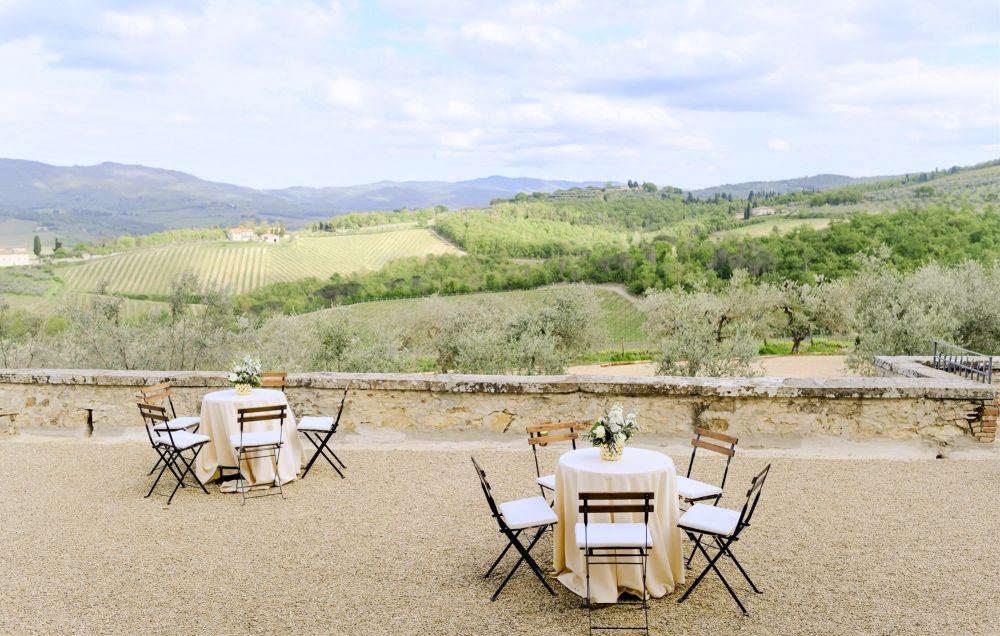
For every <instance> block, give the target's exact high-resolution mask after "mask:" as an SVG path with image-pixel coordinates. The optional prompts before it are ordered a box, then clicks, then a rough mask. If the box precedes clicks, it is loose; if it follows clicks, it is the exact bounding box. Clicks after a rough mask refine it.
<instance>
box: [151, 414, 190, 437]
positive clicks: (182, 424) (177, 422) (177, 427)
mask: <svg viewBox="0 0 1000 636" xmlns="http://www.w3.org/2000/svg"><path fill="white" fill-rule="evenodd" d="M195 424H201V418H200V417H194V416H193V415H185V416H184V417H175V418H174V419H172V420H170V421H169V422H160V423H159V424H157V425H156V426H154V427H153V430H154V431H156V432H157V433H162V432H164V431H167V430H171V431H182V430H184V429H186V428H188V427H190V426H194V425H195Z"/></svg>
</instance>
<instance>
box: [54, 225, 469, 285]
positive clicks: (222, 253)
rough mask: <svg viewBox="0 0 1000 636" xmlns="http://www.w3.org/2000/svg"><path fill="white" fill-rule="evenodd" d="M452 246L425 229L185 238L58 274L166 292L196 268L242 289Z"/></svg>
mask: <svg viewBox="0 0 1000 636" xmlns="http://www.w3.org/2000/svg"><path fill="white" fill-rule="evenodd" d="M446 253H456V250H455V248H453V247H452V246H451V245H449V244H448V243H445V242H444V241H442V240H440V239H439V238H438V237H437V236H436V235H434V234H433V233H431V232H430V231H428V230H424V229H407V230H399V231H394V232H383V233H380V234H354V235H346V236H330V237H325V236H323V237H304V238H297V239H294V240H293V241H291V242H289V243H282V244H278V245H265V244H261V243H229V242H213V243H187V244H179V245H168V246H165V247H157V248H150V249H142V250H136V251H133V252H126V253H124V254H118V255H115V256H109V257H107V258H102V259H97V260H93V261H88V262H86V263H81V264H74V265H68V266H66V267H64V268H63V269H62V270H61V271H60V272H59V275H60V277H61V278H62V279H63V280H64V281H65V283H66V285H67V287H68V288H69V289H70V290H72V291H78V292H94V291H97V290H98V289H99V288H100V286H101V285H102V283H103V282H106V283H107V288H106V289H107V292H109V293H126V294H161V295H162V294H166V293H168V292H169V290H170V284H171V282H172V281H173V280H174V279H175V278H176V277H177V276H179V275H180V274H182V273H184V272H188V271H190V272H193V273H194V274H195V275H196V276H198V278H199V280H200V281H201V283H202V284H203V285H204V286H206V287H208V288H215V289H228V290H229V291H231V292H233V293H237V294H238V293H242V292H245V291H248V290H250V289H253V288H255V287H260V286H262V285H266V284H269V283H275V282H283V281H293V280H297V279H300V278H306V277H309V276H314V277H317V278H327V277H329V276H330V275H331V274H334V273H340V274H347V273H351V272H355V271H364V270H376V269H379V268H381V267H382V265H384V264H385V263H386V262H387V261H390V260H393V259H396V258H402V257H405V256H426V255H428V254H446Z"/></svg>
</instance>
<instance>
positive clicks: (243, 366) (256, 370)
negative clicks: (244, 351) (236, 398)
mask: <svg viewBox="0 0 1000 636" xmlns="http://www.w3.org/2000/svg"><path fill="white" fill-rule="evenodd" d="M229 381H230V382H232V383H233V384H234V385H236V392H237V393H240V394H244V395H245V394H247V393H249V392H250V389H251V388H253V387H255V386H260V360H257V359H255V358H252V357H250V356H248V355H247V356H243V360H242V361H241V362H240V363H239V364H237V365H236V366H234V367H233V370H232V371H230V372H229Z"/></svg>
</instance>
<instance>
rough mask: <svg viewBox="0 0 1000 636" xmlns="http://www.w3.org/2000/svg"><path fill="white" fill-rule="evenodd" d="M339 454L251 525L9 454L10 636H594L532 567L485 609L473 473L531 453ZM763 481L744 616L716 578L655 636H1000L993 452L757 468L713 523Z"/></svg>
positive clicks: (46, 443)
mask: <svg viewBox="0 0 1000 636" xmlns="http://www.w3.org/2000/svg"><path fill="white" fill-rule="evenodd" d="M341 448H342V450H341V449H338V453H339V454H340V455H341V457H342V459H343V460H344V461H345V462H346V463H347V466H348V470H347V479H346V480H343V481H342V480H341V479H340V478H338V477H337V475H336V474H335V473H334V472H333V471H332V470H331V469H329V467H325V466H318V467H317V468H316V469H314V472H312V473H310V475H309V477H307V478H306V479H305V480H302V481H296V482H293V483H291V484H289V485H288V486H287V487H286V490H285V492H286V495H287V499H286V500H284V501H283V500H281V499H280V498H277V497H273V498H266V499H258V500H253V501H248V502H247V505H246V506H241V505H240V503H241V502H240V498H239V497H238V496H233V495H222V494H219V493H218V488H217V487H215V486H211V487H210V488H209V491H210V492H211V494H210V495H205V494H204V493H202V492H201V491H200V490H196V489H194V488H189V489H187V490H186V491H181V492H180V493H179V494H178V495H177V497H176V498H175V499H174V502H173V504H172V505H171V506H169V507H167V506H166V505H165V501H166V497H165V496H157V495H154V496H153V497H152V498H150V499H143V495H144V494H145V492H146V489H147V488H148V487H149V484H150V483H151V482H150V479H151V478H147V477H146V471H147V470H148V469H149V467H150V466H151V465H152V463H153V459H154V456H153V454H152V451H151V450H150V449H149V447H148V445H145V444H143V443H142V442H137V441H124V442H123V441H114V442H109V441H101V440H96V439H91V440H86V439H44V438H32V437H28V436H24V437H20V438H12V439H9V440H4V441H0V480H2V483H3V485H4V488H3V489H2V490H0V514H2V515H3V522H2V525H0V545H2V546H3V550H2V552H0V581H2V583H0V633H3V634H31V633H45V634H69V633H88V634H97V633H102V634H135V633H144V634H209V633H211V634H505V635H506V634H586V633H587V612H586V609H585V607H584V606H583V602H582V599H580V598H579V597H577V596H575V595H574V594H572V593H571V592H569V591H568V590H566V589H565V588H563V587H562V586H561V585H559V584H558V583H557V582H555V581H554V580H553V581H552V585H553V588H554V589H555V590H556V591H557V592H558V596H556V597H551V596H549V595H548V594H546V593H545V592H544V589H543V588H542V587H541V585H540V584H539V583H538V581H537V580H535V579H534V577H533V576H532V575H531V573H530V571H528V570H527V568H525V569H523V570H522V571H519V572H518V574H517V575H515V577H514V579H513V580H512V581H511V583H510V584H509V585H508V586H507V588H506V589H505V590H504V592H503V594H502V595H501V596H500V598H499V600H498V601H497V602H495V603H491V602H490V595H491V594H492V592H493V590H494V589H495V588H496V586H497V585H498V584H499V582H500V579H501V578H502V576H503V575H504V574H505V573H506V568H501V569H502V570H503V571H502V572H501V573H500V574H499V575H494V576H493V577H492V578H491V579H490V580H484V579H483V578H482V573H483V572H484V571H485V570H486V568H487V566H489V564H490V563H491V562H492V560H493V559H494V558H495V557H496V555H497V554H498V553H499V551H500V549H501V548H502V547H503V545H504V541H503V540H502V537H501V536H500V535H499V533H498V532H497V531H496V526H495V525H494V523H493V521H492V519H491V518H490V517H489V514H488V510H487V507H486V502H485V500H484V498H483V496H482V492H481V490H480V489H479V484H478V482H477V480H476V477H475V474H474V472H473V469H472V465H471V463H470V461H469V455H470V454H475V456H476V458H477V459H478V460H479V461H480V463H481V464H482V465H483V467H484V468H485V470H486V471H487V473H488V475H489V477H490V479H491V482H492V483H493V486H494V490H495V492H496V493H497V495H498V496H499V497H500V498H502V499H513V498H517V497H523V496H531V495H536V494H538V492H537V490H536V489H534V488H533V477H534V466H533V463H532V460H531V453H530V452H529V451H528V449H527V447H526V445H525V446H524V447H517V448H508V447H502V448H497V447H496V446H492V447H487V445H486V443H485V442H478V443H467V444H454V443H452V444H442V445H441V447H440V448H441V449H440V450H438V449H436V448H435V447H434V446H432V445H428V444H421V445H416V446H414V447H413V448H406V447H405V446H399V445H396V446H394V447H388V446H386V447H377V446H374V447H373V446H368V447H363V446H358V447H352V446H349V445H348V446H344V447H341ZM673 457H674V461H675V463H676V464H677V466H678V467H679V468H681V467H684V466H686V464H687V457H686V455H680V454H673ZM547 461H550V462H551V461H552V458H551V457H550V458H547ZM699 461H701V460H699ZM767 461H772V462H773V468H772V470H771V475H770V477H769V479H768V482H767V484H766V486H765V488H764V495H763V498H762V500H761V505H760V508H759V509H758V512H757V516H756V517H755V522H754V525H753V527H751V528H750V529H748V530H747V531H746V533H745V534H744V538H743V539H742V540H741V541H740V542H739V543H738V544H737V545H736V547H735V550H736V553H737V555H738V556H739V557H740V559H741V561H742V562H743V564H744V566H746V567H747V568H748V570H749V572H750V573H751V575H752V576H753V577H754V578H755V580H756V582H757V583H758V585H760V586H761V588H762V589H763V591H764V593H763V594H761V595H755V594H752V593H750V592H749V590H748V589H747V586H746V584H745V582H743V581H742V579H741V578H740V577H739V574H738V573H737V572H736V571H735V569H734V568H733V567H732V566H731V564H730V565H727V566H723V567H724V568H725V569H726V571H727V573H731V574H732V576H731V577H730V581H731V582H733V583H734V584H735V585H736V586H737V589H738V590H739V591H740V593H741V595H742V596H743V597H744V599H745V601H746V603H747V606H748V609H749V610H750V612H751V616H750V617H749V618H744V617H742V615H741V614H740V613H739V611H738V609H737V607H736V605H735V604H734V603H733V602H732V600H731V599H730V598H729V596H728V594H727V593H726V591H725V589H724V588H723V587H722V584H721V583H719V581H718V579H716V578H714V576H712V575H710V576H709V577H708V578H707V579H706V581H705V583H703V584H702V585H701V586H700V587H699V589H698V590H696V591H695V593H694V594H693V595H692V597H691V598H690V599H689V600H688V601H686V602H685V603H683V604H677V603H676V599H677V598H678V597H679V596H680V593H681V591H675V592H674V593H673V594H671V595H669V596H667V597H665V598H662V599H654V600H653V601H652V603H651V609H650V627H651V630H652V633H654V634H680V633H684V634H730V633H738V634H748V635H749V634H859V633H863V634H929V633H930V634H935V633H937V634H970V633H975V634H986V633H997V630H1000V604H998V603H997V601H996V592H995V588H996V582H997V581H998V580H1000V548H998V546H997V537H996V534H997V531H998V529H1000V505H998V503H1000V502H998V495H997V487H996V485H997V482H998V478H1000V464H998V462H997V460H996V456H995V454H991V455H990V456H989V457H988V458H984V459H941V460H932V459H856V458H852V459H817V458H802V457H800V458H795V457H788V456H786V455H781V454H775V455H774V456H773V457H769V456H768V455H767V453H765V452H761V451H758V452H754V453H745V454H742V455H737V457H736V459H735V461H734V463H733V470H732V472H731V475H730V481H729V486H728V488H727V493H726V497H725V499H724V500H723V503H724V504H726V503H727V502H728V505H730V506H733V507H736V506H738V505H741V504H742V496H743V494H744V493H745V490H746V487H747V485H748V483H749V479H750V477H751V476H752V474H753V473H754V472H755V471H756V470H758V469H759V468H760V467H762V466H763V465H764V464H765V463H766V462H767ZM688 546H689V543H688V542H685V548H686V549H687V547H688ZM551 551H552V542H551V538H549V537H546V538H544V539H543V540H542V541H541V542H540V543H539V545H538V547H536V549H535V551H534V554H535V555H536V557H537V558H538V560H539V563H540V564H541V565H542V567H543V568H545V569H550V568H551V563H552V561H551V556H552V554H551ZM508 559H509V561H508V562H507V567H509V566H510V565H511V564H512V560H510V559H511V557H508ZM702 563H703V561H701V560H700V559H696V561H695V564H696V568H697V569H694V570H692V571H691V572H692V573H697V571H698V570H699V569H700V568H699V567H698V564H702ZM692 580H693V575H691V576H689V577H688V582H687V583H686V584H685V586H686V585H690V582H691V581H692ZM685 586H682V587H681V588H680V590H683V588H684V587H685ZM609 611H618V609H617V608H614V609H611V610H609ZM632 611H634V610H632Z"/></svg>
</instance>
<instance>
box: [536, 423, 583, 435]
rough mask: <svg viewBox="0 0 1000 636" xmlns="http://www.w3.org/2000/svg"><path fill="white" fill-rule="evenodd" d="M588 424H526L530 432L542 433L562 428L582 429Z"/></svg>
mask: <svg viewBox="0 0 1000 636" xmlns="http://www.w3.org/2000/svg"><path fill="white" fill-rule="evenodd" d="M585 426H586V424H584V423H583V422H548V423H545V424H529V425H527V426H525V427H524V428H525V430H526V431H527V432H529V433H542V432H545V431H557V430H559V429H561V428H568V429H574V430H575V429H581V428H584V427H585Z"/></svg>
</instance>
